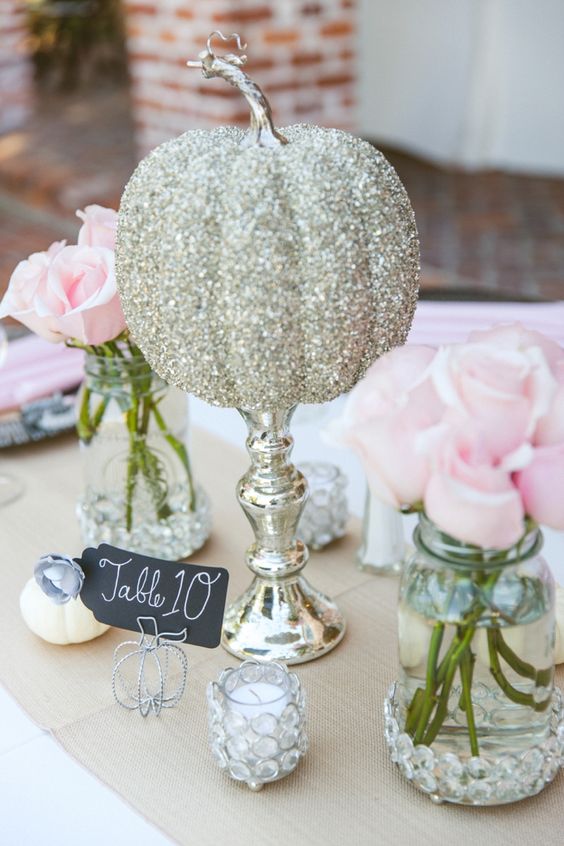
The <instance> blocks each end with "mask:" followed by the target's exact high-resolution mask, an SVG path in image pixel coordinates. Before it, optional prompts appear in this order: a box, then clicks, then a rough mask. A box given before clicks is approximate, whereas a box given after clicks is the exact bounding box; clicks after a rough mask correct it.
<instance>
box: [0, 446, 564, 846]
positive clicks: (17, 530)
mask: <svg viewBox="0 0 564 846" xmlns="http://www.w3.org/2000/svg"><path fill="white" fill-rule="evenodd" d="M193 455H194V460H195V465H196V472H197V474H198V478H199V479H200V480H201V481H202V483H203V484H204V485H205V487H206V489H207V490H208V492H209V493H210V494H211V498H212V501H213V508H214V525H215V530H214V533H213V537H212V538H211V540H210V541H209V543H208V544H207V545H206V547H205V549H204V550H202V551H201V552H200V553H197V554H196V556H195V557H194V558H195V560H197V561H200V562H202V563H206V564H220V565H223V566H226V567H227V568H228V569H229V571H230V573H231V585H230V595H231V596H235V595H236V594H237V593H239V592H240V591H241V590H242V589H243V588H245V587H246V586H247V584H248V582H249V574H248V572H247V571H246V568H245V567H244V565H243V563H242V562H243V551H244V549H245V547H246V545H248V543H249V541H250V537H251V534H250V529H249V527H248V526H247V524H246V521H245V518H244V517H243V515H242V513H241V512H240V510H239V507H238V505H237V503H236V501H235V497H234V485H235V480H236V479H237V478H238V477H239V475H240V474H241V473H242V472H243V470H244V469H245V468H246V465H247V459H246V457H245V454H244V453H243V451H242V450H241V451H239V450H237V449H235V448H233V447H230V446H228V445H226V444H224V443H223V442H221V441H218V440H217V439H216V438H213V437H212V436H210V435H209V434H203V433H196V435H195V438H194V447H193ZM5 466H6V468H7V469H8V468H9V467H10V466H11V469H13V470H15V472H17V473H18V475H20V476H21V477H24V479H25V482H26V484H27V491H26V494H25V496H24V497H23V498H22V499H20V500H19V501H18V502H16V503H13V504H12V505H10V506H7V507H6V508H4V509H2V510H1V511H0V521H1V529H2V530H1V535H2V552H1V563H0V567H1V584H2V591H1V594H0V611H1V613H0V637H1V642H2V650H0V679H1V681H2V682H3V683H4V684H5V685H6V687H7V688H8V690H9V691H10V692H11V693H12V694H13V695H14V697H15V698H16V699H17V701H18V702H19V703H20V704H21V705H22V707H23V708H25V710H26V711H27V712H28V713H29V714H30V716H31V717H32V718H33V719H34V720H35V721H36V722H37V723H39V724H40V725H41V726H43V727H45V728H47V729H49V730H51V731H52V732H53V734H54V735H55V737H56V738H57V740H58V741H59V742H60V744H61V745H62V746H63V747H64V748H65V749H66V750H67V752H68V753H69V754H71V755H73V756H74V757H75V758H76V759H77V760H78V761H80V762H81V764H83V765H84V766H85V767H87V768H88V769H89V770H91V771H92V772H93V773H94V774H95V775H97V776H98V777H99V778H100V779H101V780H102V781H104V782H105V783H107V784H108V785H110V786H111V787H112V788H114V790H116V791H117V792H118V793H119V794H121V796H123V797H124V799H125V800H126V801H127V802H129V803H130V804H131V805H132V806H133V807H134V808H136V809H137V810H138V811H140V812H141V813H142V814H143V815H144V816H145V817H146V818H147V819H149V820H150V821H152V822H153V823H155V824H156V825H157V826H159V827H160V828H161V829H162V830H163V831H164V832H166V833H167V834H168V835H169V836H170V837H171V838H173V839H174V840H177V841H178V842H179V843H182V844H190V846H192V844H194V846H195V845H196V844H198V846H207V844H210V846H211V845H212V844H213V846H217V844H228V846H249V844H250V846H255V844H256V846H258V845H259V844H260V846H281V844H283V843H293V844H295V846H328V844H329V845H330V846H333V844H334V846H340V844H346V846H356V844H382V846H388V844H389V846H408V845H409V846H411V844H413V843H417V844H418V846H443V844H444V846H450V845H451V844H456V846H474V845H475V844H486V843H487V844H495V846H513V844H515V842H521V843H527V845H528V846H562V844H563V843H564V825H563V811H562V808H563V806H564V804H563V798H564V797H563V792H562V791H563V780H562V777H561V776H559V777H558V778H557V779H556V781H555V783H554V784H552V785H550V786H549V787H547V788H546V789H545V790H544V791H543V792H542V793H541V794H540V795H539V796H538V797H535V798H533V799H529V800H527V801H524V802H520V803H517V804H515V805H507V806H504V807H498V808H490V809H478V808H459V807H456V806H452V805H443V806H435V805H433V804H432V803H431V802H430V800H429V799H428V798H427V797H426V796H424V795H422V794H421V793H419V792H418V791H417V790H415V789H414V788H413V787H412V786H411V785H410V784H409V783H408V782H407V781H405V779H404V778H403V777H402V776H401V775H400V774H399V772H398V771H397V770H396V769H395V768H394V766H393V765H392V764H391V763H390V762H389V759H388V754H387V751H386V749H385V745H384V740H383V731H382V701H383V698H384V695H385V692H386V689H387V687H388V684H389V683H390V681H391V680H393V679H394V677H395V674H396V669H397V664H396V662H397V657H396V628H395V599H396V593H397V581H396V580H393V579H385V578H377V577H373V576H369V575H367V574H363V573H360V572H359V571H357V570H356V569H355V567H354V565H353V554H354V550H355V548H356V546H357V545H358V540H359V538H358V526H357V524H356V523H355V524H354V525H353V526H352V529H351V533H350V535H349V536H348V537H347V538H346V539H345V540H343V541H341V542H339V543H337V544H335V545H334V546H332V547H330V548H329V549H328V550H327V551H325V552H323V553H318V554H313V555H312V557H311V561H310V563H309V564H308V566H307V569H306V573H307V575H308V577H309V578H310V580H311V582H312V583H313V584H314V585H315V586H316V587H319V588H320V589H322V590H324V591H325V592H326V593H327V594H329V595H330V596H332V597H333V598H335V599H337V600H338V603H339V606H340V608H341V609H342V611H343V612H344V614H345V615H346V618H347V621H348V631H347V634H346V636H345V639H344V641H343V642H342V644H341V645H340V646H338V647H337V648H336V650H335V651H334V652H332V653H330V654H329V655H327V656H326V657H324V658H321V659H319V660H318V661H314V662H313V663H311V664H306V665H303V666H300V667H298V668H297V672H298V674H299V676H300V678H301V680H302V682H303V685H304V687H305V689H306V691H307V694H308V718H309V736H310V743H311V746H310V751H309V752H308V754H307V755H306V756H305V758H304V759H303V761H302V762H301V763H300V765H299V766H298V768H297V770H296V771H295V772H294V773H293V774H292V775H290V776H289V777H287V778H285V779H283V780H281V781H279V782H276V783H275V784H271V785H267V786H266V787H265V788H264V790H263V791H262V792H260V793H252V792H251V791H250V790H249V789H248V788H247V787H246V786H245V785H241V784H238V783H236V782H233V781H231V780H230V779H229V778H228V777H227V776H226V775H225V774H224V773H222V772H221V771H220V770H219V769H218V768H217V766H216V765H215V762H214V760H213V758H212V755H211V752H210V750H209V748H208V745H207V725H206V719H207V714H206V699H205V687H206V683H207V682H208V681H210V680H211V679H214V678H216V676H217V674H218V672H219V671H220V669H222V668H223V667H225V666H230V665H231V666H233V665H234V664H235V663H236V661H235V659H233V658H232V657H230V656H229V655H227V654H226V653H225V652H223V650H222V649H221V648H218V649H216V650H205V649H196V648H187V653H188V657H189V662H190V671H189V677H188V678H189V681H188V687H187V690H186V694H185V696H184V698H183V699H182V701H181V703H180V705H179V706H178V707H177V708H175V709H172V710H170V711H166V712H163V713H162V714H161V716H160V717H159V718H154V717H153V716H152V715H150V716H149V717H148V718H147V719H145V720H144V719H142V718H141V717H140V716H139V714H137V713H134V712H127V711H125V710H123V709H122V708H119V707H118V706H117V705H116V704H115V703H114V701H113V698H112V693H111V687H110V678H111V666H112V653H113V649H114V647H115V646H116V644H117V643H119V642H120V641H121V640H124V639H126V638H128V637H130V635H128V634H127V633H124V632H122V631H117V630H110V631H109V632H108V633H107V634H106V635H104V636H103V637H101V638H99V639H98V640H94V641H91V642H90V643H86V644H84V645H80V646H70V647H58V646H51V645H49V644H46V643H43V642H42V641H40V640H39V639H37V638H36V637H35V636H34V635H33V634H31V633H30V632H29V631H28V630H27V629H26V628H25V626H24V624H23V622H22V620H21V617H20V614H19V610H18V596H19V593H20V591H21V589H22V587H23V585H24V583H25V581H26V580H27V579H28V578H29V576H30V573H31V568H32V565H33V563H34V561H35V560H36V559H37V557H38V556H39V555H40V554H42V553H44V552H50V551H60V552H69V553H72V554H77V553H78V552H80V550H81V544H80V541H79V535H78V531H77V528H76V521H75V517H74V504H75V502H76V498H77V495H78V492H79V490H80V486H81V479H80V466H79V457H78V449H77V446H76V443H75V442H74V440H72V439H70V438H69V439H68V440H63V441H58V442H57V443H50V444H43V445H36V446H34V447H30V448H25V449H22V450H18V451H13V452H12V453H10V454H8V455H7V458H6V462H5ZM558 676H559V677H560V678H559V682H560V685H561V686H562V685H563V683H564V673H562V671H559V673H558ZM116 838H117V839H116V843H119V835H116Z"/></svg>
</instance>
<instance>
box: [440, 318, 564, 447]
mask: <svg viewBox="0 0 564 846" xmlns="http://www.w3.org/2000/svg"><path fill="white" fill-rule="evenodd" d="M502 328H503V327H502ZM492 331H493V330H492ZM478 334H479V333H474V335H478ZM482 334H485V333H482ZM531 334H533V333H531ZM541 337H542V336H541ZM550 343H551V342H549V344H550ZM556 347H557V349H558V345H556ZM430 375H431V379H432V381H433V384H434V386H435V389H436V391H437V394H438V396H439V397H440V399H441V400H442V402H443V403H444V404H445V405H446V406H447V407H448V408H449V409H452V410H453V411H455V412H456V414H457V415H460V416H463V417H467V418H469V419H472V420H473V421H475V422H476V424H477V426H478V428H479V429H480V431H481V432H482V433H483V436H484V439H485V442H486V444H487V446H488V448H489V450H490V451H491V452H492V454H493V456H494V457H495V458H503V456H505V455H507V454H508V453H511V452H513V451H514V450H515V449H517V448H518V447H519V446H520V445H521V444H522V443H523V442H524V441H525V440H528V439H530V438H531V437H532V435H533V432H534V430H535V427H536V425H537V422H538V421H539V420H540V419H541V418H542V416H543V415H545V414H546V413H547V411H548V409H549V408H550V405H551V403H552V400H553V397H554V394H555V391H556V380H555V378H554V376H553V374H552V372H551V370H550V367H549V365H548V362H547V360H546V358H545V355H544V353H543V350H542V349H541V347H540V345H533V346H530V347H526V346H524V347H523V348H522V349H517V348H514V347H511V346H510V345H506V346H505V345H502V344H497V343H490V342H489V341H488V342H487V343H486V341H485V339H484V341H483V342H482V341H480V342H479V343H478V342H475V343H466V344H453V345H451V346H448V347H442V348H440V349H439V350H438V352H437V355H436V356H435V358H434V360H433V364H432V366H431V368H430Z"/></svg>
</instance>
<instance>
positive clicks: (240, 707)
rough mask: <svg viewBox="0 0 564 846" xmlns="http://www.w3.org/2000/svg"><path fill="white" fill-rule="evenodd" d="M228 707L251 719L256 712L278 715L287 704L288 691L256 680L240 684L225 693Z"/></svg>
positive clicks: (256, 714)
mask: <svg viewBox="0 0 564 846" xmlns="http://www.w3.org/2000/svg"><path fill="white" fill-rule="evenodd" d="M227 698H228V701H229V707H230V708H231V709H232V710H233V711H238V713H239V714H242V715H243V716H244V717H247V719H249V720H252V719H253V717H256V716H258V714H274V716H275V717H279V716H280V715H281V713H282V711H283V710H284V708H285V707H286V705H287V704H288V701H289V693H288V692H287V691H286V690H285V689H284V688H283V687H279V686H278V685H276V684H270V683H269V682H263V681H257V682H254V683H251V684H242V685H240V687H237V688H236V689H235V690H233V691H231V692H230V693H229V694H228V695H227Z"/></svg>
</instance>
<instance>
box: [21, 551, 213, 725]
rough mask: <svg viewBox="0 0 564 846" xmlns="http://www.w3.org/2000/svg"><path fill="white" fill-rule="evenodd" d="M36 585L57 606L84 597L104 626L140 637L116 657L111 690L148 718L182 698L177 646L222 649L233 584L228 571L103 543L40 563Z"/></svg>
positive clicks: (183, 665) (184, 666)
mask: <svg viewBox="0 0 564 846" xmlns="http://www.w3.org/2000/svg"><path fill="white" fill-rule="evenodd" d="M35 578H36V581H37V582H38V584H39V586H40V587H41V588H42V590H43V591H44V593H46V594H47V596H49V597H50V598H51V599H52V600H53V601H54V602H57V603H59V604H61V603H64V602H68V601H72V600H73V599H75V598H76V597H77V596H79V595H80V598H81V600H82V602H83V603H84V605H86V607H87V608H89V609H90V610H91V611H92V613H93V614H94V616H95V617H96V619H97V620H99V622H101V623H106V624H108V625H110V626H115V627H117V628H122V629H129V630H131V631H135V632H138V633H139V635H140V637H139V640H136V641H135V640H128V641H124V642H123V643H120V644H119V646H118V647H117V648H116V650H115V652H114V668H113V674H112V690H113V693H114V696H115V699H116V701H117V702H118V703H119V704H120V705H122V706H123V707H125V708H128V709H130V710H139V712H140V713H141V714H142V715H143V716H147V714H149V713H151V712H152V713H154V714H156V715H158V714H160V712H161V710H162V709H163V708H172V707H174V706H175V705H176V704H178V702H179V701H180V698H181V697H182V694H183V693H184V689H185V686H186V677H187V672H188V662H187V659H186V655H185V654H184V652H183V650H182V649H181V648H180V646H179V645H178V644H180V643H187V644H191V645H193V646H203V647H206V648H208V649H213V648H215V647H216V646H219V642H220V639H221V627H222V624H223V613H224V609H225V599H226V596H227V584H228V581H229V574H228V572H227V570H226V569H225V568H223V567H206V566H204V565H200V564H185V563H182V562H177V561H163V560H161V559H158V558H149V557H148V556H146V555H140V554H139V553H136V552H129V551H128V550H125V549H118V548H117V547H115V546H110V545H109V544H101V545H100V546H99V547H97V548H96V549H94V548H88V549H85V550H84V552H83V553H82V555H81V556H80V558H71V556H68V555H59V554H57V553H52V554H49V555H44V556H42V558H41V559H40V560H39V561H38V562H37V564H36V566H35ZM169 677H172V678H173V680H174V683H173V684H172V685H171V684H169Z"/></svg>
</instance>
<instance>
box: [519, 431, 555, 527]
mask: <svg viewBox="0 0 564 846" xmlns="http://www.w3.org/2000/svg"><path fill="white" fill-rule="evenodd" d="M515 481H516V484H517V487H518V488H519V490H520V491H521V496H522V497H523V503H524V506H525V510H526V512H527V514H529V515H530V516H531V517H532V518H533V519H534V520H536V521H537V523H543V524H544V525H546V526H550V527H551V528H553V529H560V530H562V529H564V442H562V443H559V444H552V445H550V446H542V447H537V448H536V449H535V450H534V452H533V459H532V461H531V462H530V464H528V465H527V466H526V467H525V468H524V469H523V470H521V471H520V472H518V473H516V474H515Z"/></svg>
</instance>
